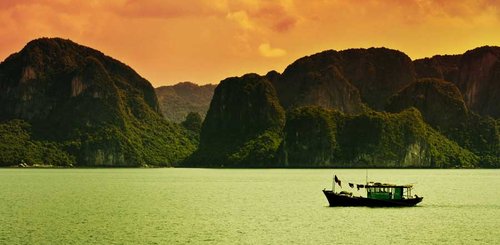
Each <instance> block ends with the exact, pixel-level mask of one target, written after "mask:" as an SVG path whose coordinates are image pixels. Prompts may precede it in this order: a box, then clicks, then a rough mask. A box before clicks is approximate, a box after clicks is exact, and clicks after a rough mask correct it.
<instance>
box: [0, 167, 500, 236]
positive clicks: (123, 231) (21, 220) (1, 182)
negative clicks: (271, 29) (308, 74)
mask: <svg viewBox="0 0 500 245" xmlns="http://www.w3.org/2000/svg"><path fill="white" fill-rule="evenodd" d="M332 174H333V171H332V170H327V169H321V170H317V169H314V170H308V169H0V186H1V191H0V224H2V225H1V226H0V244H187V243H190V244H199V243H203V244H235V243H236V244H333V243H335V244H382V243H391V244H429V243H438V244H439V243H446V244H470V243H488V244H499V243H500V230H499V229H498V227H500V190H499V189H498V188H497V186H500V170H388V169H379V170H369V171H368V174H369V180H372V181H379V182H390V183H397V184H408V183H415V189H414V193H415V194H418V195H419V196H423V197H424V200H423V202H422V203H421V204H419V205H418V206H417V207H413V208H364V207H361V208H360V207H350V208H341V207H340V208H330V207H327V205H328V203H327V201H326V198H325V197H324V196H323V194H322V192H321V190H322V189H323V188H325V187H326V188H328V189H329V188H331V180H332ZM335 174H337V176H338V177H339V178H340V180H341V181H343V187H344V189H345V190H349V191H352V189H350V188H349V187H347V186H348V185H347V183H348V182H354V183H363V182H364V181H365V170H360V169H356V170H348V169H341V170H335ZM337 188H338V187H337ZM360 194H361V193H358V192H356V191H354V195H360Z"/></svg>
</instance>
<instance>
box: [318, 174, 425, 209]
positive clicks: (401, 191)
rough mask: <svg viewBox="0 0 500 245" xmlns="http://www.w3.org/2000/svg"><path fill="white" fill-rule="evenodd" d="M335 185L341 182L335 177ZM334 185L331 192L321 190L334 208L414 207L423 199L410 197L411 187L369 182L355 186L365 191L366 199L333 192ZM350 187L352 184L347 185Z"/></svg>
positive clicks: (348, 193)
mask: <svg viewBox="0 0 500 245" xmlns="http://www.w3.org/2000/svg"><path fill="white" fill-rule="evenodd" d="M335 183H337V184H339V185H340V184H341V182H340V181H339V180H338V179H337V176H335ZM335 183H334V184H333V189H332V190H326V189H324V190H323V193H324V194H325V196H326V199H328V202H329V203H330V207H336V206H368V207H404V206H408V207H409V206H415V205H416V204H417V203H419V202H421V201H422V199H423V197H419V196H417V195H414V196H412V194H411V191H412V188H413V186H412V185H392V184H382V183H373V182H369V183H367V184H366V185H359V184H358V185H356V187H357V188H358V189H360V188H365V189H366V197H362V196H353V195H352V193H351V192H347V191H341V192H335ZM349 185H350V186H351V187H353V186H354V184H351V183H350V184H349Z"/></svg>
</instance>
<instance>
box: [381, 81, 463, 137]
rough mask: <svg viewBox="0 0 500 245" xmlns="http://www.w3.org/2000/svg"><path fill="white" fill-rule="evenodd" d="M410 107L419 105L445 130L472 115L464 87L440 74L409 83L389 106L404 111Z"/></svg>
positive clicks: (440, 128) (432, 124) (453, 127)
mask: <svg viewBox="0 0 500 245" xmlns="http://www.w3.org/2000/svg"><path fill="white" fill-rule="evenodd" d="M410 107H415V108H417V109H418V110H419V111H420V112H421V113H422V115H423V117H424V120H425V121H426V122H427V123H429V124H430V125H431V126H432V127H434V128H436V129H438V130H439V131H441V132H443V131H444V132H446V131H447V130H448V129H456V128H458V127H460V124H463V123H464V122H465V121H467V118H468V110H467V107H466V106H465V103H464V101H463V98H462V94H461V93H460V90H459V89H458V88H457V87H456V86H455V84H453V83H451V82H447V81H444V80H440V79H436V78H426V79H421V80H418V81H417V82H415V83H412V84H410V85H408V86H407V87H405V88H404V89H402V90H401V91H399V92H398V93H397V94H395V95H394V96H393V97H392V98H391V99H390V102H389V105H388V106H387V110H388V111H391V112H400V111H403V110H405V109H407V108H410Z"/></svg>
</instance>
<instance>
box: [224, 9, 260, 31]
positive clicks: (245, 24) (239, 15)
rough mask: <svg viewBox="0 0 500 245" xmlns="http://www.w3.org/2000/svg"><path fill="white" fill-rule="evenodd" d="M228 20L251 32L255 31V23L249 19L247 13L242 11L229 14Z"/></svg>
mask: <svg viewBox="0 0 500 245" xmlns="http://www.w3.org/2000/svg"><path fill="white" fill-rule="evenodd" d="M226 18H227V19H229V20H232V21H235V22H236V23H238V24H239V25H240V26H241V27H242V28H243V29H247V30H251V29H254V25H253V23H252V22H251V21H250V19H249V18H248V14H247V12H246V11H243V10H240V11H236V12H232V13H228V14H227V15H226Z"/></svg>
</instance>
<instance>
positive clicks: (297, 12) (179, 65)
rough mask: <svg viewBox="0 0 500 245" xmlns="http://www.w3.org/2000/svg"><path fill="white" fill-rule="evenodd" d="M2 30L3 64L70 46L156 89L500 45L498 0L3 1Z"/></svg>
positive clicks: (0, 10)
mask: <svg viewBox="0 0 500 245" xmlns="http://www.w3.org/2000/svg"><path fill="white" fill-rule="evenodd" d="M0 23H2V27H1V28H0V60H3V59H5V58H6V57H7V56H8V55H9V54H11V53H13V52H17V51H19V50H20V49H21V48H22V47H23V46H24V45H25V44H26V43H27V42H28V41H30V40H31V39H35V38H38V37H44V36H45V37H62V38H68V39H71V40H73V41H75V42H78V43H80V44H83V45H86V46H90V47H93V48H95V49H98V50H101V51H103V52H104V53H106V54H108V55H110V56H112V57H114V58H116V59H119V60H121V61H123V62H124V63H126V64H128V65H130V66H131V67H133V68H134V69H135V70H136V71H137V72H138V73H139V74H141V75H142V76H143V77H145V78H146V79H148V80H149V81H150V82H151V83H153V85H154V86H160V85H167V84H173V83H177V82H181V81H193V82H196V83H199V84H205V83H218V82H219V81H220V80H221V79H223V78H225V77H228V76H240V75H242V74H244V73H248V72H257V73H261V74H263V73H266V72H267V71H269V70H272V69H275V70H277V71H279V72H282V71H283V69H284V68H285V67H286V65H288V64H290V63H291V62H293V61H294V60H296V59H297V58H300V57H302V56H305V55H309V54H313V53H316V52H319V51H322V50H326V49H336V50H341V49H346V48H357V47H365V48H367V47H372V46H375V47H380V46H384V47H388V48H393V49H399V50H401V51H403V52H405V53H407V54H408V55H409V56H410V57H411V58H421V57H426V56H432V55H433V54H453V53H463V52H464V51H466V50H468V49H471V48H474V47H477V46H482V45H498V46H500V1H499V0H462V1H451V0H449V1H448V0H379V1H375V0H330V1H328V0H275V1H273V0H234V1H233V0H38V1H37V0H0Z"/></svg>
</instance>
